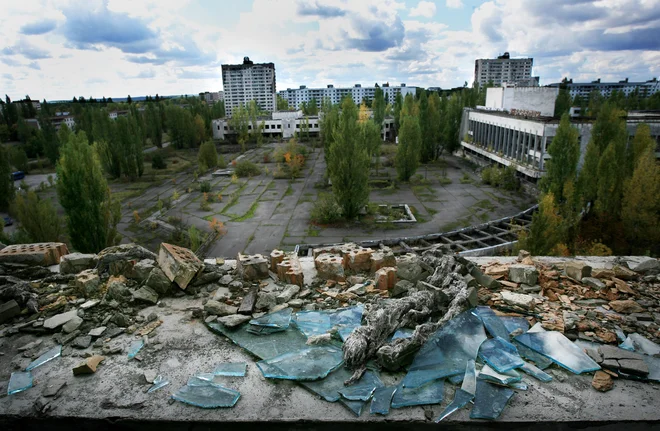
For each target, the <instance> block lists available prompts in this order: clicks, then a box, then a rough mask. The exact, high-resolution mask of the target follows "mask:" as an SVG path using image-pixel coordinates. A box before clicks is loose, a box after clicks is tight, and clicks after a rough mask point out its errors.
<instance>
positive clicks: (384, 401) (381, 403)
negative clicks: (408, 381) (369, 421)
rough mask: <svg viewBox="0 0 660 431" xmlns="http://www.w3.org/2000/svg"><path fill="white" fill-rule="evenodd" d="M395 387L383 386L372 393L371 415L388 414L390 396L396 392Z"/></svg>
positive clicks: (390, 401)
mask: <svg viewBox="0 0 660 431" xmlns="http://www.w3.org/2000/svg"><path fill="white" fill-rule="evenodd" d="M396 389H397V387H396V386H384V387H382V388H378V389H376V391H375V392H374V399H373V400H371V409H370V412H371V413H372V414H374V413H376V414H379V415H386V414H388V413H389V412H390V404H391V403H392V396H393V395H394V393H395V392H396Z"/></svg>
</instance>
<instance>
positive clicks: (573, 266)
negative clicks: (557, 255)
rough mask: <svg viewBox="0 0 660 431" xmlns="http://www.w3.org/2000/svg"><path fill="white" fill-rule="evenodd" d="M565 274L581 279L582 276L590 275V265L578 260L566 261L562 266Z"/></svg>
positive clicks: (577, 279)
mask: <svg viewBox="0 0 660 431" xmlns="http://www.w3.org/2000/svg"><path fill="white" fill-rule="evenodd" d="M564 270H565V271H566V275H567V276H568V277H571V278H572V279H573V280H576V281H582V278H584V277H591V267H590V266H589V265H587V264H586V263H584V262H580V261H579V260H571V261H569V262H566V266H565V268H564Z"/></svg>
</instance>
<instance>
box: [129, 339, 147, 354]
mask: <svg viewBox="0 0 660 431" xmlns="http://www.w3.org/2000/svg"><path fill="white" fill-rule="evenodd" d="M143 347H144V340H143V339H141V338H140V339H139V340H135V341H132V342H131V345H130V346H128V359H133V358H134V357H135V356H136V355H137V354H138V353H139V352H140V350H142V348H143Z"/></svg>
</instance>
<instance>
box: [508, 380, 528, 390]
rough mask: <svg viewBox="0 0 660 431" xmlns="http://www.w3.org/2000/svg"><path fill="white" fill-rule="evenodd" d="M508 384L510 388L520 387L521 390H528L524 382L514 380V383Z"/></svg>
mask: <svg viewBox="0 0 660 431" xmlns="http://www.w3.org/2000/svg"><path fill="white" fill-rule="evenodd" d="M507 386H508V387H510V388H513V389H518V390H520V391H526V390H527V384H525V383H523V382H513V383H511V384H509V385H507Z"/></svg>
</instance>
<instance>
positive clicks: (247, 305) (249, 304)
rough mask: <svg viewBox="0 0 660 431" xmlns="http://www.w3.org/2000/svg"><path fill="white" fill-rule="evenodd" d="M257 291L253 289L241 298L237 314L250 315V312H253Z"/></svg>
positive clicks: (257, 289)
mask: <svg viewBox="0 0 660 431" xmlns="http://www.w3.org/2000/svg"><path fill="white" fill-rule="evenodd" d="M258 291H259V288H253V289H251V290H250V291H249V292H248V293H247V295H245V296H244V297H243V300H242V301H241V305H240V306H239V307H238V313H239V314H248V315H249V314H252V310H254V305H255V303H256V302H257V292H258Z"/></svg>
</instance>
